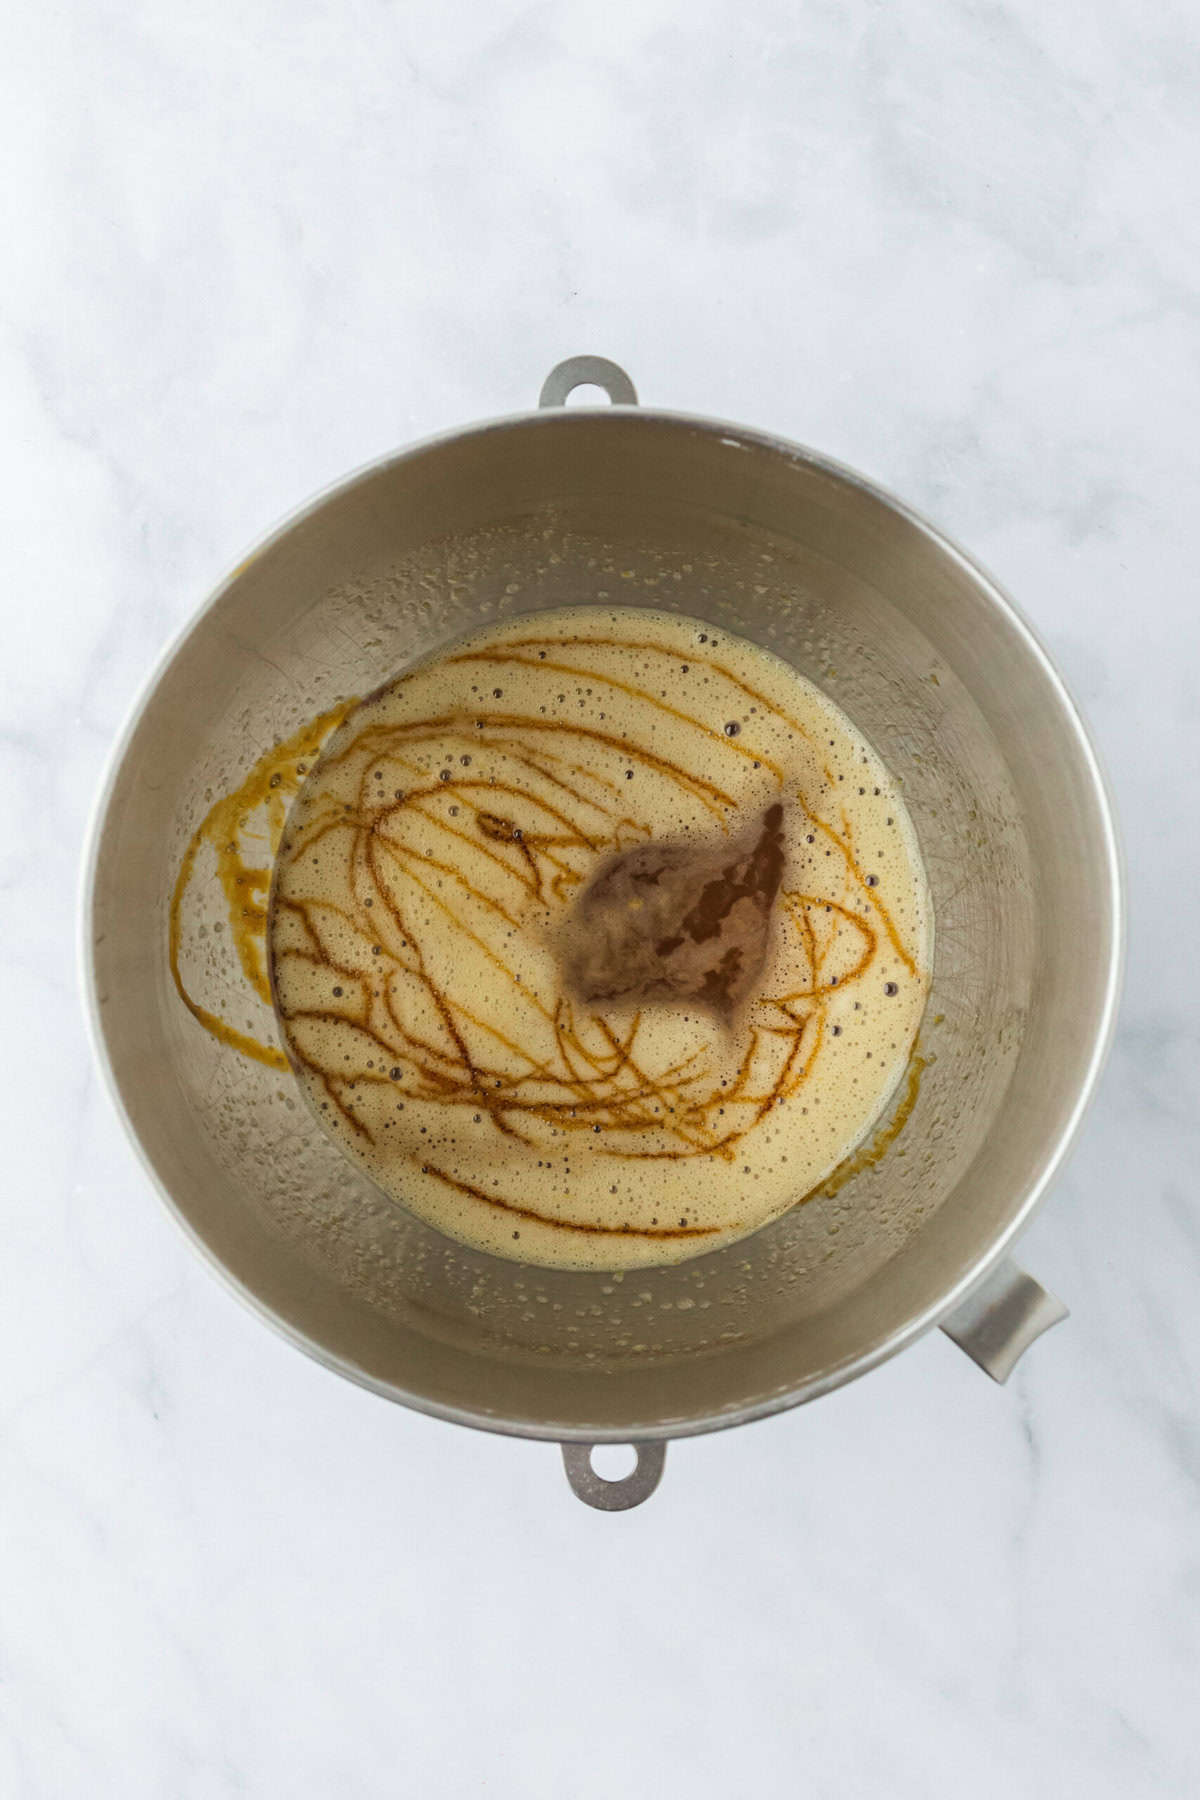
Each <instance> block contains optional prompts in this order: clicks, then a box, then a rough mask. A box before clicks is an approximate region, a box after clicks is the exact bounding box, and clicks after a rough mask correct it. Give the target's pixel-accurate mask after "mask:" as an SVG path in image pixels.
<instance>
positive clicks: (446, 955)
mask: <svg viewBox="0 0 1200 1800" xmlns="http://www.w3.org/2000/svg"><path fill="white" fill-rule="evenodd" d="M722 883H723V884H724V885H723V886H722V885H721V884H722ZM714 921H715V923H714ZM931 942H932V917H931V913H930V906H929V898H928V892H927V889H926V885H925V880H924V875H923V872H922V869H921V864H920V859H919V855H918V851H917V844H916V837H915V834H914V832H913V829H912V826H911V823H910V821H909V819H908V816H907V814H906V812H905V810H904V807H903V804H902V802H901V800H900V798H899V794H898V792H897V789H896V786H895V784H894V782H893V781H892V779H891V777H890V776H889V774H888V771H887V770H886V769H885V768H884V766H883V764H882V763H881V762H880V760H879V758H878V757H877V756H876V755H875V753H874V752H873V751H872V749H871V748H870V746H869V745H868V744H867V743H866V742H865V740H864V739H863V738H862V737H861V736H860V735H859V734H858V733H857V732H856V731H855V729H854V727H853V725H852V724H851V722H850V721H849V719H847V718H846V716H845V715H844V714H843V713H842V712H841V711H840V710H839V709H838V708H837V707H836V706H834V705H833V704H832V702H831V701H829V700H828V699H827V698H826V697H825V696H824V695H823V694H822V693H820V692H819V690H818V689H816V688H815V687H814V686H813V685H812V684H811V683H810V682H808V681H806V680H805V679H804V678H803V677H802V676H800V675H798V674H797V673H796V672H795V671H794V670H793V669H790V668H789V667H787V665H786V664H784V663H783V662H781V661H780V660H778V659H777V658H776V657H774V656H772V655H771V654H770V653H768V652H766V651H763V650H760V649H758V648H756V647H755V646H754V645H751V644H749V643H746V642H744V641H743V640H741V639H739V638H736V637H733V636H730V635H729V634H728V633H726V632H723V631H721V630H719V629H717V628H715V627H713V626H711V625H707V624H705V623H704V622H703V621H701V620H697V619H690V618H685V617H679V616H677V615H668V614H663V613H652V612H643V611H641V610H633V609H628V610H626V609H620V610H612V611H606V610H601V609H598V608H572V609H565V610H562V611H559V612H550V613H539V614H536V615H533V616H529V617H525V618H521V619H516V620H512V621H510V622H508V623H506V624H503V625H501V626H498V627H494V628H492V629H490V630H488V631H485V632H481V633H480V634H478V635H477V636H474V637H471V638H468V639H464V640H460V641H459V642H457V643H455V644H453V645H451V646H450V647H449V648H447V649H446V650H444V651H443V652H442V653H441V654H440V655H439V656H437V657H436V658H434V659H432V660H430V661H428V662H425V663H423V664H421V665H419V666H417V667H414V668H412V669H411V670H409V671H408V672H406V673H405V674H402V675H401V676H399V677H398V678H397V679H396V680H394V681H392V682H390V683H389V684H388V685H387V686H386V687H384V688H382V689H380V690H379V691H378V692H377V693H375V694H373V695H372V696H370V697H369V698H368V699H366V700H364V701H363V702H361V703H360V704H359V705H358V706H357V707H356V708H355V709H354V711H353V712H351V714H350V715H349V716H348V717H347V719H346V720H345V722H344V723H343V724H342V725H341V726H340V728H339V729H338V730H337V732H336V733H335V734H334V736H333V737H332V738H330V740H329V741H328V743H327V744H326V746H325V748H324V750H323V752H322V754H321V756H320V758H319V760H318V761H317V762H316V764H315V765H314V767H313V768H312V771H311V773H310V774H309V775H308V777H307V779H306V781H305V783H304V786H303V787H302V789H301V791H300V793H299V795H298V796H297V799H296V801H295V803H294V805H293V807H292V810H291V813H290V815H289V817H288V821H287V826H286V829H285V833H284V837H283V841H282V843H281V846H280V850H279V855H278V860H277V862H276V866H275V875H274V883H273V890H272V898H271V906H270V916H269V923H268V943H269V957H270V968H271V980H272V988H273V992H274V997H275V1002H276V1007H277V1010H278V1014H279V1018H280V1021H281V1025H282V1030H283V1036H284V1042H285V1046H286V1049H287V1052H288V1056H289V1058H290V1060H291V1062H292V1065H293V1067H294V1069H295V1071H296V1074H297V1077H298V1079H299V1081H300V1084H301V1086H302V1088H303V1090H304V1092H305V1093H306V1095H307V1097H308V1099H309V1101H310V1102H311V1104H312V1106H313V1107H314V1108H315V1109H316V1112H317V1115H318V1117H319V1118H320V1120H321V1121H322V1123H323V1124H324V1125H325V1127H326V1128H327V1130H328V1131H329V1132H330V1134H331V1135H332V1136H333V1137H334V1139H335V1140H336V1141H337V1142H338V1143H339V1144H340V1146H341V1147H342V1149H343V1150H344V1151H345V1152H346V1154H347V1155H348V1156H350V1157H351V1158H352V1159H353V1160H354V1161H355V1162H357V1163H359V1164H361V1165H362V1167H363V1168H364V1169H365V1170H366V1171H367V1172H368V1174H369V1175H370V1176H371V1177H372V1178H373V1179H374V1181H375V1182H376V1183H377V1184H378V1185H379V1186H380V1187H381V1188H382V1189H383V1190H384V1191H385V1192H386V1193H388V1194H389V1195H391V1196H393V1197H394V1198H395V1199H396V1200H397V1201H398V1202H400V1203H402V1204H403V1205H404V1206H405V1207H407V1208H409V1209H410V1210H411V1211H412V1212H415V1213H417V1214H419V1215H420V1216H421V1217H422V1218H424V1219H426V1220H428V1221H429V1223H430V1224H432V1225H434V1226H436V1227H438V1228H439V1229H440V1230H442V1231H444V1232H446V1233H448V1234H449V1235H450V1236H452V1237H454V1238H457V1239H460V1240H461V1241H463V1242H465V1243H469V1244H472V1245H474V1246H477V1247H478V1248H480V1249H484V1250H488V1251H491V1252H493V1253H495V1254H497V1255H501V1256H508V1257H513V1258H516V1259H518V1260H520V1261H522V1262H532V1263H542V1264H555V1265H560V1266H574V1267H594V1268H603V1269H616V1268H623V1267H630V1266H634V1265H639V1264H649V1263H667V1262H676V1261H679V1260H681V1259H683V1258H685V1257H689V1256H695V1255H697V1254H698V1253H700V1252H703V1251H706V1250H711V1249H714V1248H716V1247H717V1246H719V1245H721V1244H725V1243H727V1242H729V1241H730V1240H732V1239H734V1238H737V1237H740V1236H742V1235H743V1234H745V1233H746V1232H750V1231H753V1230H755V1229H756V1228H757V1227H758V1226H760V1225H762V1224H763V1223H764V1222H765V1221H766V1220H768V1219H770V1218H772V1217H774V1216H775V1215H776V1214H778V1213H780V1212H782V1211H784V1210H786V1209H787V1208H788V1207H790V1206H792V1205H794V1204H795V1203H796V1202H797V1201H798V1200H800V1199H802V1198H803V1197H804V1196H805V1195H807V1194H808V1193H810V1192H811V1190H812V1189H813V1188H815V1187H817V1186H818V1185H819V1184H820V1183H821V1182H822V1181H823V1180H824V1178H825V1177H826V1176H827V1175H829V1174H830V1172H831V1171H832V1170H833V1169H834V1168H835V1167H836V1165H837V1164H838V1163H839V1162H841V1161H842V1159H843V1158H844V1157H846V1156H847V1154H848V1153H849V1152H850V1151H851V1150H852V1149H853V1148H854V1146H855V1145H856V1144H857V1143H858V1142H859V1140H860V1139H861V1138H862V1137H863V1136H864V1135H865V1133H866V1132H868V1131H869V1130H870V1128H871V1126H872V1124H873V1123H874V1121H875V1120H876V1119H877V1118H878V1116H879V1114H880V1112H881V1110H882V1109H883V1107H884V1106H885V1104H886V1102H887V1100H888V1098H889V1097H890V1095H891V1094H892V1092H893V1089H894V1088H895V1086H896V1083H897V1081H898V1079H899V1077H900V1075H901V1074H902V1072H903V1070H904V1068H905V1065H906V1062H907V1060H908V1056H909V1052H910V1049H911V1047H912V1042H913V1038H914V1036H915V1033H916V1030H917V1026H918V1023H919V1021H920V1017H921V1012H922V1008H923V1006H924V1002H925V994H926V988H927V984H928V971H929V966H930V953H931Z"/></svg>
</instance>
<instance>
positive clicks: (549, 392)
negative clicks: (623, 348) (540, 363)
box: [538, 356, 637, 406]
mask: <svg viewBox="0 0 1200 1800" xmlns="http://www.w3.org/2000/svg"><path fill="white" fill-rule="evenodd" d="M581 387H597V388H600V389H602V391H603V392H604V393H606V394H607V395H608V397H609V399H610V400H611V401H612V403H613V405H614V406H636V405H637V389H636V388H635V387H634V385H633V383H632V381H631V380H630V379H629V377H628V375H627V374H626V373H625V371H624V369H623V368H622V367H621V366H620V364H619V363H615V362H610V361H609V360H608V358H607V356H568V357H567V359H566V361H565V362H560V363H556V364H555V366H554V367H553V368H552V369H551V371H550V373H549V374H548V375H547V377H546V379H545V381H544V382H543V383H542V391H541V393H540V394H539V396H538V405H539V406H565V405H566V403H567V398H568V396H569V395H571V394H573V393H574V392H575V390H576V388H581Z"/></svg>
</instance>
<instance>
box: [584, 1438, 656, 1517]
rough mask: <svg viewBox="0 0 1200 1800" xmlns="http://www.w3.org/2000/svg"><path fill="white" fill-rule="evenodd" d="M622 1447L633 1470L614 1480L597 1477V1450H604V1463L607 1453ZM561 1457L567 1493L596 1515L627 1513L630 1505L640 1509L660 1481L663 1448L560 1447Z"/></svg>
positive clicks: (585, 1445) (631, 1445)
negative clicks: (630, 1457) (631, 1457)
mask: <svg viewBox="0 0 1200 1800" xmlns="http://www.w3.org/2000/svg"><path fill="white" fill-rule="evenodd" d="M625 1448H627V1449H630V1450H632V1451H633V1453H634V1455H635V1457H636V1459H637V1460H636V1461H635V1463H634V1465H633V1468H632V1469H630V1470H629V1471H628V1473H627V1474H624V1475H620V1476H617V1477H616V1478H613V1477H611V1476H608V1475H603V1474H601V1472H600V1471H599V1470H598V1469H597V1467H596V1465H595V1461H594V1458H595V1453H596V1451H597V1449H603V1450H604V1451H605V1460H606V1461H607V1460H608V1452H609V1451H610V1450H614V1449H625ZM562 1455H563V1467H564V1468H565V1469H566V1472H567V1480H568V1481H569V1482H570V1484H571V1492H572V1493H573V1494H574V1495H575V1496H576V1497H577V1498H578V1499H580V1500H582V1501H583V1502H584V1504H585V1505H586V1506H594V1507H595V1508H596V1509H597V1511H599V1512H627V1511H628V1510H629V1508H630V1507H631V1506H640V1505H641V1504H642V1501H643V1500H648V1499H649V1498H650V1496H651V1494H652V1493H653V1492H654V1490H655V1488H656V1487H657V1486H658V1484H659V1482H660V1481H661V1480H662V1472H663V1464H664V1463H665V1462H666V1459H667V1446H666V1445H665V1444H664V1443H650V1444H629V1445H627V1446H625V1445H597V1444H563V1445H562Z"/></svg>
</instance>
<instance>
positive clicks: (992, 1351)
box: [941, 1257, 1068, 1381]
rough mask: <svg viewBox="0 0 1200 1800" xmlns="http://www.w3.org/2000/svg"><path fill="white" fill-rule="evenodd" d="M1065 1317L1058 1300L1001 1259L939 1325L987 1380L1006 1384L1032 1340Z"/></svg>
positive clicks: (1007, 1261) (1062, 1306)
mask: <svg viewBox="0 0 1200 1800" xmlns="http://www.w3.org/2000/svg"><path fill="white" fill-rule="evenodd" d="M1067 1316H1068V1314H1067V1308H1066V1307H1065V1306H1064V1305H1063V1303H1062V1301H1061V1300H1058V1299H1056V1298H1055V1296H1054V1295H1053V1294H1048V1293H1047V1292H1046V1289H1045V1288H1044V1287H1041V1286H1039V1284H1038V1283H1037V1282H1036V1281H1035V1280H1034V1279H1033V1276H1032V1275H1026V1273H1025V1271H1024V1269H1019V1268H1018V1267H1017V1265H1016V1263H1015V1262H1011V1261H1009V1259H1008V1258H1007V1257H1006V1258H1005V1259H1004V1261H1003V1262H1002V1263H1001V1264H1000V1265H999V1267H998V1268H995V1269H993V1270H992V1272H991V1274H990V1275H989V1276H988V1277H987V1278H986V1280H984V1281H982V1282H981V1283H980V1285H979V1286H978V1287H977V1288H976V1289H975V1291H974V1292H973V1293H972V1294H969V1295H968V1297H967V1298H966V1299H965V1300H964V1301H963V1302H962V1303H961V1305H959V1306H956V1307H955V1309H954V1311H953V1312H952V1313H951V1314H950V1316H949V1317H948V1318H945V1319H943V1320H942V1322H941V1323H942V1330H943V1331H944V1332H945V1333H946V1336H947V1337H948V1338H953V1339H954V1342H955V1343H956V1344H957V1345H958V1347H959V1349H960V1350H965V1351H966V1353H967V1355H968V1356H969V1357H971V1359H972V1360H973V1361H974V1362H977V1363H978V1364H979V1366H980V1368H981V1369H983V1370H985V1371H986V1372H987V1374H989V1375H990V1376H991V1378H992V1380H993V1381H1007V1380H1008V1378H1009V1376H1010V1375H1011V1374H1012V1372H1013V1370H1014V1369H1015V1368H1016V1366H1017V1363H1018V1362H1019V1361H1020V1359H1021V1357H1022V1356H1023V1355H1024V1354H1025V1352H1026V1350H1028V1348H1029V1346H1030V1344H1032V1342H1033V1340H1034V1338H1037V1337H1041V1335H1042V1333H1043V1331H1049V1329H1050V1327H1051V1325H1057V1324H1058V1322H1059V1320H1060V1319H1065V1318H1066V1317H1067Z"/></svg>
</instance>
